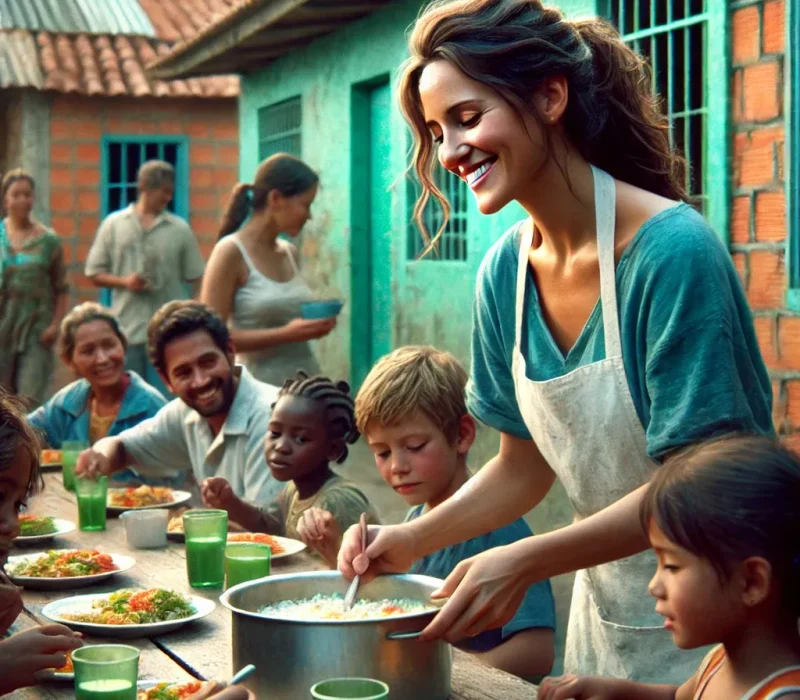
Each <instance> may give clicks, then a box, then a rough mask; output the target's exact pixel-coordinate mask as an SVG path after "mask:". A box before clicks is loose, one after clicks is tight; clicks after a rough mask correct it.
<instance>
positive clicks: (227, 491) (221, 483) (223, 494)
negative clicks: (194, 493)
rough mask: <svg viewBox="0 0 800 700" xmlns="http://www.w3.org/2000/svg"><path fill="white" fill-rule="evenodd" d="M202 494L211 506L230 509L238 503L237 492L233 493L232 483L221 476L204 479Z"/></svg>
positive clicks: (204, 501) (204, 500)
mask: <svg viewBox="0 0 800 700" xmlns="http://www.w3.org/2000/svg"><path fill="white" fill-rule="evenodd" d="M200 495H201V496H202V498H203V503H205V504H206V505H207V506H208V507H209V508H220V509H222V510H228V509H230V507H231V506H232V505H233V504H234V503H236V494H234V493H233V489H232V488H231V485H230V484H229V483H228V482H227V480H226V479H223V478H222V477H221V476H212V477H210V478H208V479H203V483H202V484H201V485H200Z"/></svg>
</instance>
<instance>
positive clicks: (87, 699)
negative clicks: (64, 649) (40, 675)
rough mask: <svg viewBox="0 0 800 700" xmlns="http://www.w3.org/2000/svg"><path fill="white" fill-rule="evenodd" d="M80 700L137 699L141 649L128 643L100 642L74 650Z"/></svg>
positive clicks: (77, 699)
mask: <svg viewBox="0 0 800 700" xmlns="http://www.w3.org/2000/svg"><path fill="white" fill-rule="evenodd" d="M72 663H73V665H74V666H75V698H76V700H136V681H137V679H138V678H139V650H138V649H137V648H136V647H131V646H128V645H126V644H98V645H96V646H85V647H81V648H80V649H76V650H75V651H73V652H72Z"/></svg>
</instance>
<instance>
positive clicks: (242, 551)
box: [225, 542, 272, 588]
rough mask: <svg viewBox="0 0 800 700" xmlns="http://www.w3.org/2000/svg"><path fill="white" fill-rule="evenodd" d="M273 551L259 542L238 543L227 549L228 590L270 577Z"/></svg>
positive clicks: (226, 581) (226, 571) (226, 573)
mask: <svg viewBox="0 0 800 700" xmlns="http://www.w3.org/2000/svg"><path fill="white" fill-rule="evenodd" d="M271 556H272V550H271V549H270V548H269V545H266V544H260V543H258V542H237V543H235V544H229V545H228V546H227V547H226V548H225V575H226V579H225V583H226V585H227V587H228V588H230V587H231V586H236V585H237V584H240V583H244V582H245V581H253V580H254V579H257V578H264V577H265V576H269V572H270V558H271Z"/></svg>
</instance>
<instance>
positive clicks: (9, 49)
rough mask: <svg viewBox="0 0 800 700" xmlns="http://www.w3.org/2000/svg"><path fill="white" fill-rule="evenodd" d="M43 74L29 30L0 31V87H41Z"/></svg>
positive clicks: (34, 42)
mask: <svg viewBox="0 0 800 700" xmlns="http://www.w3.org/2000/svg"><path fill="white" fill-rule="evenodd" d="M42 85H44V76H43V75H42V71H41V69H40V68H39V57H38V52H37V49H36V41H35V39H34V38H33V36H32V35H31V33H30V32H26V31H15V32H0V88H9V87H32V88H37V89H41V88H42Z"/></svg>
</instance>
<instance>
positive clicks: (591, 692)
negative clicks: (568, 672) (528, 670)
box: [538, 676, 619, 700]
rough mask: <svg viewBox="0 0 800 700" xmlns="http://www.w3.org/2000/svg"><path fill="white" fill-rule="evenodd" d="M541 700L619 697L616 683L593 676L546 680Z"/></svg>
mask: <svg viewBox="0 0 800 700" xmlns="http://www.w3.org/2000/svg"><path fill="white" fill-rule="evenodd" d="M538 697H539V700H614V698H616V697H619V689H618V688H617V684H616V681H614V680H612V679H611V678H594V677H591V676H559V677H555V678H545V679H544V681H542V684H541V686H539V696H538Z"/></svg>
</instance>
